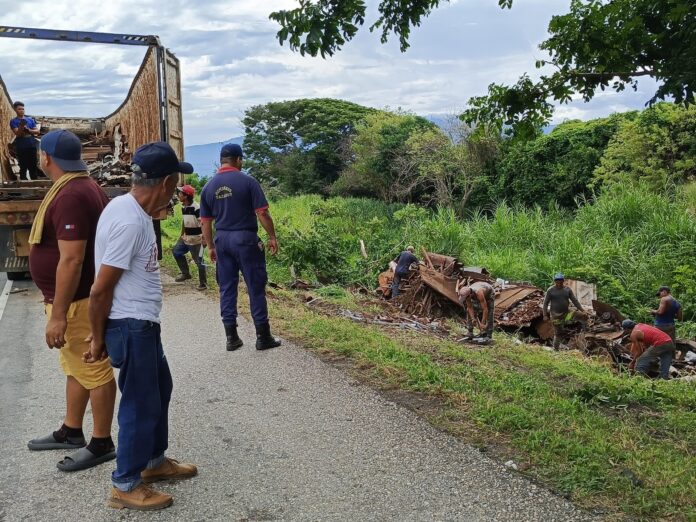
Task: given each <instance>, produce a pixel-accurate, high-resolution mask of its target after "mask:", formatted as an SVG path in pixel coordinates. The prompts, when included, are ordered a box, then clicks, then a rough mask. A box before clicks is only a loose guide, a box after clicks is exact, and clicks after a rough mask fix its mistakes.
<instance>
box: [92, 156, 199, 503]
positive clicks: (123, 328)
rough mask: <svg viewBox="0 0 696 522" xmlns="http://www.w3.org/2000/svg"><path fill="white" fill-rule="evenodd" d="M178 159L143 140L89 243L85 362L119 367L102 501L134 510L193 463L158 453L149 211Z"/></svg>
mask: <svg viewBox="0 0 696 522" xmlns="http://www.w3.org/2000/svg"><path fill="white" fill-rule="evenodd" d="M192 171H193V167H191V165H190V164H189V163H184V162H180V161H179V160H178V158H177V157H176V154H175V153H174V150H173V149H172V148H171V147H170V146H169V145H168V144H167V143H164V142H155V143H148V144H147V145H143V146H142V147H140V148H139V149H138V150H137V151H136V152H135V155H134V156H133V188H132V189H131V191H130V192H129V193H128V194H126V195H124V196H120V197H118V198H115V199H114V200H113V201H111V203H109V204H108V205H107V207H106V208H105V209H104V212H103V213H102V215H101V217H100V218H99V224H98V225H97V234H96V240H95V246H94V262H95V267H96V274H97V276H96V280H95V282H94V285H93V286H92V290H91V292H90V304H89V318H90V323H91V328H92V342H91V344H90V349H89V351H88V352H86V353H85V355H84V359H85V361H86V362H94V361H98V360H102V359H104V358H106V357H110V358H111V365H112V366H113V367H114V368H120V372H119V376H118V387H119V389H120V390H121V402H120V403H119V412H118V424H119V434H118V448H117V450H116V471H114V472H113V473H112V475H111V481H112V483H113V488H112V490H111V496H110V497H109V505H110V506H112V507H115V508H124V507H125V508H131V509H140V510H152V509H161V508H165V507H167V506H170V505H171V504H172V497H171V495H167V494H164V493H161V492H159V491H155V490H153V489H152V488H151V487H150V486H148V485H147V483H150V482H155V481H158V480H171V479H181V478H188V477H192V476H194V475H196V474H197V472H198V471H197V469H196V466H194V465H193V464H181V463H179V462H177V461H176V460H173V459H170V458H167V457H165V456H164V452H165V450H166V449H167V446H168V410H169V401H170V398H171V395H172V375H171V373H170V371H169V365H168V364H167V359H166V357H165V356H164V352H163V350H162V341H161V338H160V324H159V323H160V310H161V309H162V283H161V280H160V267H159V262H158V260H157V257H158V256H157V240H156V237H155V232H154V229H153V226H152V216H156V215H158V214H159V213H160V212H161V211H162V210H163V209H165V208H166V207H167V204H168V203H169V201H170V199H171V197H172V194H173V193H174V189H175V188H176V184H177V181H178V178H179V176H178V173H179V172H181V173H185V174H190V173H191V172H192Z"/></svg>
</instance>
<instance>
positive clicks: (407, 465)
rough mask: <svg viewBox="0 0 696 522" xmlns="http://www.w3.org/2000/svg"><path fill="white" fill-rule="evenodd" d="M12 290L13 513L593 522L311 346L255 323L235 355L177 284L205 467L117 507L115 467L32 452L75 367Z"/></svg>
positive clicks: (37, 302)
mask: <svg viewBox="0 0 696 522" xmlns="http://www.w3.org/2000/svg"><path fill="white" fill-rule="evenodd" d="M4 286H5V282H4V279H0V290H1V289H2V288H3V287H4ZM14 288H15V289H17V288H19V289H23V288H26V289H28V290H27V291H26V292H21V293H14V294H11V295H10V296H9V301H8V303H7V307H6V309H5V311H4V315H3V316H2V318H1V319H0V339H2V341H1V345H0V346H1V347H0V394H1V395H0V455H2V458H3V462H2V465H1V466H0V520H7V521H16V520H32V521H34V520H36V521H44V520H46V521H49V520H50V521H61V520H99V521H103V520H106V521H110V520H190V521H203V520H206V521H207V520H249V521H250V520H350V521H363V520H366V521H367V520H395V521H410V520H472V521H478V520H506V521H507V520H520V521H522V520H523V521H533V520H540V521H542V520H543V521H550V520H554V521H558V520H589V519H590V518H591V517H589V516H588V515H587V514H585V513H582V512H580V511H578V510H576V509H574V508H573V506H571V505H570V504H569V503H568V502H567V501H565V500H563V499H561V498H558V497H556V496H554V495H552V494H550V493H549V492H547V491H545V490H543V489H542V488H539V487H536V486H534V485H533V484H531V483H530V482H529V481H527V480H525V479H523V478H521V477H519V476H516V475H514V474H510V473H508V472H507V471H506V470H504V469H503V467H502V466H501V465H500V464H498V463H495V462H493V461H491V460H489V459H488V458H486V457H485V456H483V455H482V454H480V453H479V452H478V451H476V450H475V449H473V448H471V447H469V446H467V445H465V444H462V443H461V442H460V441H458V440H456V439H454V438H452V437H449V436H447V435H445V434H443V433H441V432H439V431H437V430H435V429H433V428H432V427H430V426H429V425H428V424H427V423H426V422H424V421H422V420H420V419H419V418H418V417H417V416H415V415H414V414H412V413H411V412H409V411H407V410H405V409H403V408H401V407H399V406H396V405H395V404H393V403H391V402H389V401H387V400H385V399H383V398H382V397H381V396H380V395H379V394H377V393H376V392H374V391H373V390H371V389H369V388H367V387H365V386H362V385H360V384H359V383H357V382H355V381H353V380H352V379H351V378H350V377H348V376H346V375H345V374H344V373H343V372H341V371H340V370H338V369H335V368H332V367H330V366H327V365H326V364H324V363H323V362H321V361H319V360H318V359H316V358H315V357H313V356H312V355H311V354H308V353H307V352H305V351H303V350H302V349H300V348H298V347H295V346H292V345H290V344H288V343H286V344H285V345H284V346H283V348H281V349H278V350H274V351H270V352H268V353H259V352H256V351H255V350H253V349H252V337H253V336H252V328H251V327H250V325H249V324H248V323H246V322H244V323H243V324H242V327H241V335H242V338H243V339H244V341H245V343H247V344H246V345H245V347H244V348H242V350H240V351H238V352H235V353H232V354H228V353H227V352H225V351H224V348H223V346H222V339H221V331H220V329H221V328H220V326H219V325H218V319H217V317H218V313H217V306H216V303H215V302H214V301H212V300H210V299H208V298H206V297H205V296H202V295H200V294H197V293H196V292H195V290H186V289H185V288H184V287H182V286H178V285H175V284H167V285H165V292H166V298H165V305H164V313H163V329H164V343H165V351H166V352H167V354H168V358H169V361H170V365H171V367H172V372H173V374H174V382H175V385H174V386H175V389H174V397H173V402H172V406H171V409H172V412H171V434H172V437H171V438H172V440H171V447H170V452H169V453H170V455H171V456H174V457H178V458H181V459H185V460H190V461H193V462H195V463H196V464H198V466H199V469H200V475H199V476H198V477H196V478H194V479H192V480H189V481H187V482H182V483H178V484H174V483H172V484H164V485H163V486H162V488H163V489H164V490H166V491H168V492H170V493H172V494H173V495H174V497H175V503H174V505H173V507H171V508H170V509H168V510H165V511H163V512H158V513H154V514H141V513H134V512H127V511H121V512H119V511H115V510H111V509H109V508H107V507H106V505H105V498H106V495H107V492H108V490H109V476H110V472H111V470H112V467H113V464H112V463H109V464H106V465H103V466H101V467H99V468H97V469H93V470H88V471H84V472H79V473H75V474H65V473H61V472H60V471H58V470H57V469H56V468H55V463H56V461H57V460H59V458H60V457H61V456H62V454H61V453H60V452H58V453H56V452H41V453H31V452H29V451H28V450H27V449H26V441H27V440H29V439H30V438H31V437H33V436H36V435H43V434H44V433H45V432H49V431H51V430H53V429H56V428H57V427H58V426H59V425H60V422H61V420H62V411H63V382H64V378H63V376H62V375H61V374H60V371H59V369H58V366H57V361H56V356H55V355H56V354H55V353H53V352H52V351H50V350H48V349H47V348H46V347H45V346H44V345H43V342H42V331H43V322H44V318H43V310H42V305H41V298H40V295H39V293H38V291H37V290H36V289H35V288H34V287H33V286H32V284H31V283H27V282H20V283H15V284H14ZM90 424H91V420H89V421H88V423H87V426H86V430H90V429H91V428H90ZM88 432H89V431H88Z"/></svg>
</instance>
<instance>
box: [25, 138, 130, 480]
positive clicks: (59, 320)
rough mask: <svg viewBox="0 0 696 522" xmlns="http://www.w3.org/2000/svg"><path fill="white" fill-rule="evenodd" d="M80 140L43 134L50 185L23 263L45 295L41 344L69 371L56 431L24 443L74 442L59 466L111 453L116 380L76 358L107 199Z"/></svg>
mask: <svg viewBox="0 0 696 522" xmlns="http://www.w3.org/2000/svg"><path fill="white" fill-rule="evenodd" d="M81 153H82V145H81V143H80V140H79V139H78V137H77V136H75V135H74V134H73V133H71V132H69V131H65V130H56V131H51V132H49V133H48V134H46V135H45V136H44V137H43V138H42V139H41V159H40V161H41V169H42V170H43V171H44V172H45V173H46V174H47V175H48V176H49V177H50V178H51V181H52V182H53V187H52V188H51V190H50V191H49V193H48V194H47V195H46V197H45V198H44V201H43V202H42V204H41V207H40V208H39V211H38V212H37V216H36V218H35V221H34V227H33V228H32V232H31V236H30V238H29V242H30V244H31V251H30V254H29V267H30V270H31V275H32V277H33V279H34V282H35V283H36V285H37V286H38V287H39V289H40V290H41V292H42V293H43V296H44V302H45V307H46V315H47V316H48V323H47V325H46V344H47V345H48V347H49V348H57V349H58V350H59V359H60V364H61V366H62V368H63V371H64V372H65V375H66V377H67V384H66V388H65V392H66V402H67V409H66V414H65V419H64V421H63V425H62V426H61V428H60V429H59V430H58V431H54V432H53V433H49V434H48V435H46V436H44V437H40V438H36V439H34V440H32V441H30V442H29V444H28V446H29V449H31V450H49V449H76V448H79V449H78V451H76V452H74V453H72V454H70V455H69V456H67V457H65V459H64V460H62V461H61V462H59V463H58V468H59V469H60V470H62V471H76V470H79V469H87V468H90V467H92V466H95V465H97V464H100V463H102V462H106V461H107V460H111V459H114V458H115V457H116V452H115V451H114V449H115V448H114V443H113V441H112V439H111V421H112V417H113V413H114V402H115V399H116V383H115V381H114V374H113V370H112V369H111V364H110V363H109V360H108V358H107V359H104V360H103V361H100V362H99V363H96V364H87V363H85V362H83V361H82V354H83V353H84V352H86V351H87V350H89V342H87V341H86V339H87V337H88V336H89V335H90V332H91V329H90V324H89V315H88V310H89V292H90V288H91V286H92V283H93V282H94V239H95V234H96V229H97V222H98V220H99V216H100V215H101V212H102V210H103V209H104V207H105V206H106V204H107V203H108V199H107V197H106V195H105V194H104V192H103V191H102V190H101V188H99V186H98V185H97V184H96V183H95V182H94V181H93V180H92V179H91V178H90V177H89V175H88V174H87V172H86V171H87V165H85V163H84V162H83V161H82V159H81ZM88 402H91V403H92V416H93V418H94V431H93V436H92V440H91V441H90V443H89V445H87V447H84V446H85V443H86V441H85V437H84V434H83V432H82V421H83V417H84V414H85V409H86V407H87V403H88Z"/></svg>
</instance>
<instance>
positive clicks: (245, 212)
mask: <svg viewBox="0 0 696 522" xmlns="http://www.w3.org/2000/svg"><path fill="white" fill-rule="evenodd" d="M241 168H242V148H241V147H240V146H239V145H237V144H227V145H224V146H223V147H222V149H221V150H220V169H219V170H218V172H217V174H216V175H215V177H213V178H212V179H211V180H210V181H209V182H208V183H207V184H206V185H205V187H204V188H203V192H202V193H201V224H202V225H203V241H204V243H205V244H206V245H208V249H209V252H210V259H211V260H212V261H213V262H214V263H217V281H218V285H219V286H220V312H221V316H222V324H223V325H224V327H225V335H226V337H227V351H229V352H231V351H233V350H236V349H237V348H240V347H241V346H242V344H243V343H242V340H241V339H240V338H239V335H238V334H237V286H238V284H239V271H240V270H241V271H242V275H243V276H244V282H245V283H246V286H247V291H248V292H249V302H250V305H251V316H252V318H253V319H254V325H255V326H256V349H257V350H267V349H269V348H275V347H276V346H280V341H278V340H276V339H275V338H274V337H273V336H272V335H271V327H270V325H269V324H268V305H267V304H266V283H267V282H268V275H267V274H266V256H265V253H264V244H263V242H262V241H261V240H260V239H259V237H258V228H259V227H258V221H260V222H261V225H262V226H263V228H264V229H265V230H266V233H267V234H268V249H269V250H270V252H271V255H276V253H277V252H278V242H277V240H276V235H275V227H274V226H273V219H271V215H270V213H269V212H268V201H266V196H265V195H264V193H263V190H262V189H261V185H260V184H259V182H258V181H256V180H255V179H254V178H252V177H251V176H248V175H246V174H245V173H244V172H242V171H241ZM213 221H215V239H214V240H213Z"/></svg>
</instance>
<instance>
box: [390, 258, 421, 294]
mask: <svg viewBox="0 0 696 522" xmlns="http://www.w3.org/2000/svg"><path fill="white" fill-rule="evenodd" d="M414 250H415V249H414V248H413V247H412V246H409V247H407V248H406V250H404V251H403V252H401V253H400V254H399V255H398V256H396V257H395V258H394V262H395V263H396V269H394V280H393V281H392V292H391V298H392V299H394V298H395V297H396V296H397V295H399V283H401V278H403V277H406V276H407V275H408V271H409V269H410V267H411V265H412V264H414V263H416V264H417V263H418V258H417V257H416V256H415V255H413V252H414Z"/></svg>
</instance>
